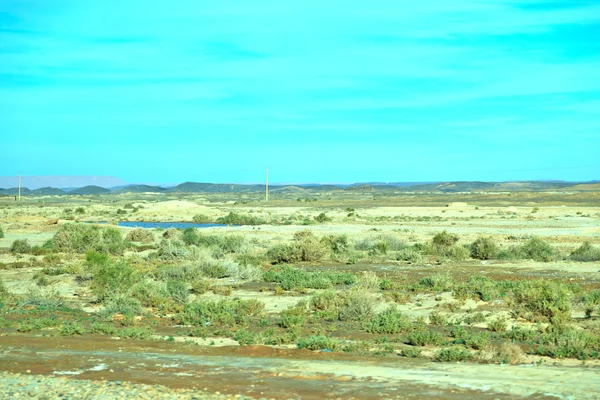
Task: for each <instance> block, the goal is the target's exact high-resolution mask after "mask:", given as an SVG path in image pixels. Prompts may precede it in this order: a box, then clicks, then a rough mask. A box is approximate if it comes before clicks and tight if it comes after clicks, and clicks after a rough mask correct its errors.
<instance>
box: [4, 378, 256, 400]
mask: <svg viewBox="0 0 600 400" xmlns="http://www.w3.org/2000/svg"><path fill="white" fill-rule="evenodd" d="M0 393H2V396H6V397H3V398H6V399H37V400H50V399H65V400H66V399H86V400H92V399H98V400H112V399H115V400H116V399H173V400H182V399H197V400H205V399H211V400H213V399H214V400H225V399H238V400H247V399H253V398H252V397H248V396H243V395H223V394H220V393H219V392H216V393H206V392H203V391H197V390H190V389H172V388H169V387H166V386H160V385H143V384H137V383H130V382H120V381H90V380H80V379H69V378H63V377H53V376H44V375H25V374H13V373H8V372H0Z"/></svg>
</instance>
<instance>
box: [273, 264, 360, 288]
mask: <svg viewBox="0 0 600 400" xmlns="http://www.w3.org/2000/svg"><path fill="white" fill-rule="evenodd" d="M263 279H264V281H265V282H274V283H279V284H280V285H281V287H282V288H283V289H284V290H296V289H328V288H330V287H332V286H333V285H341V284H344V285H350V284H352V283H354V282H355V279H356V277H355V276H354V275H353V274H349V273H336V272H307V271H304V270H302V269H298V268H293V267H290V266H287V265H285V266H283V267H273V268H271V269H270V270H268V271H267V272H265V273H264V275H263Z"/></svg>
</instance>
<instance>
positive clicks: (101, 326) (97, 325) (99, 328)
mask: <svg viewBox="0 0 600 400" xmlns="http://www.w3.org/2000/svg"><path fill="white" fill-rule="evenodd" d="M90 332H91V333H101V334H103V335H114V334H115V333H117V328H115V327H114V326H113V325H110V324H106V323H102V322H94V323H92V324H91V325H90Z"/></svg>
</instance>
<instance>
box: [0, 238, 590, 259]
mask: <svg viewBox="0 0 600 400" xmlns="http://www.w3.org/2000/svg"><path fill="white" fill-rule="evenodd" d="M0 237H1V236H0ZM570 259H571V260H573V261H581V262H593V261H600V249H599V248H596V247H594V246H592V245H591V244H590V242H585V243H583V244H582V245H581V246H580V247H579V248H578V249H577V250H575V251H573V252H572V253H571V256H570Z"/></svg>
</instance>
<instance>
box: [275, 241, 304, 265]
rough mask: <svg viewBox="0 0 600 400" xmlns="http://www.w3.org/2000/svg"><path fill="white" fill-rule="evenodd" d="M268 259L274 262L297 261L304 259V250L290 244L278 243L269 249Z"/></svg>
mask: <svg viewBox="0 0 600 400" xmlns="http://www.w3.org/2000/svg"><path fill="white" fill-rule="evenodd" d="M267 259H268V260H269V261H271V262H272V263H274V264H282V263H295V262H298V261H301V260H302V250H300V249H299V248H298V247H297V246H294V245H290V244H277V245H275V246H273V247H271V248H270V249H269V250H268V251H267Z"/></svg>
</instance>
